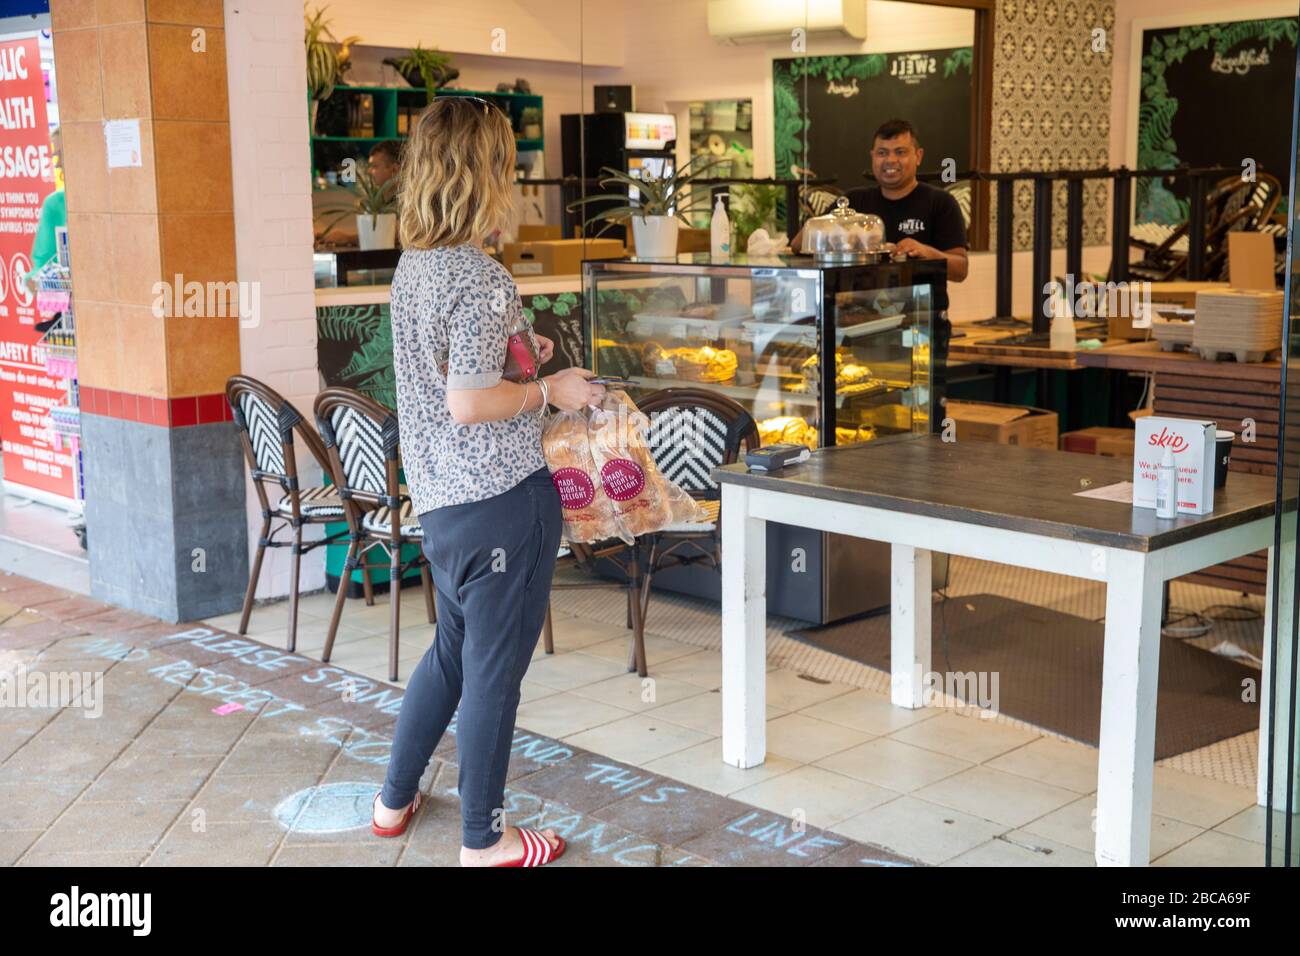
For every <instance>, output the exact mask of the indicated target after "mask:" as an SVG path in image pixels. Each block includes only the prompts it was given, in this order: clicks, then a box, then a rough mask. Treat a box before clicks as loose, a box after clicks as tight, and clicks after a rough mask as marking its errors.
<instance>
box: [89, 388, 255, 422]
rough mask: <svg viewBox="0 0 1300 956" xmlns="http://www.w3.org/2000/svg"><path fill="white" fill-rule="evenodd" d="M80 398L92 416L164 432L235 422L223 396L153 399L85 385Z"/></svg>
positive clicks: (148, 396) (221, 394)
mask: <svg viewBox="0 0 1300 956" xmlns="http://www.w3.org/2000/svg"><path fill="white" fill-rule="evenodd" d="M80 395H81V410H82V411H84V412H86V413H87V414H89V415H104V416H106V417H108V418H121V419H124V420H126V421H130V422H142V423H143V424H146V425H158V426H159V427H161V428H184V427H185V426H187V425H211V424H214V423H216V422H229V421H234V419H233V418H232V417H231V414H230V404H229V403H228V402H227V401H226V396H225V394H224V393H221V392H218V393H216V394H213V395H189V396H186V397H184V398H154V397H152V396H150V395H134V394H132V393H131V392H115V391H113V390H112V389H107V388H89V387H87V386H85V385H83V386H81V389H80Z"/></svg>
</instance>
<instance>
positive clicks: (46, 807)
mask: <svg viewBox="0 0 1300 956" xmlns="http://www.w3.org/2000/svg"><path fill="white" fill-rule="evenodd" d="M85 788H86V783H85V782H83V781H76V780H51V781H35V780H20V781H18V782H16V783H3V784H0V832H3V831H4V830H28V829H34V828H41V829H43V828H45V827H48V826H49V825H50V824H51V823H53V822H54V820H55V819H56V818H57V817H58V815H59V814H61V813H62V812H63V811H64V810H66V809H67V808H68V807H70V806H72V804H73V802H74V801H75V800H76V799H77V797H78V795H79V794H80V793H81V792H82V791H83V790H85Z"/></svg>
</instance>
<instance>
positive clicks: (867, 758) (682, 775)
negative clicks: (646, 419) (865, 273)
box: [209, 562, 1281, 866]
mask: <svg viewBox="0 0 1300 956" xmlns="http://www.w3.org/2000/svg"><path fill="white" fill-rule="evenodd" d="M1003 570H1005V569H999V567H998V566H995V565H982V564H980V563H978V562H954V572H953V575H954V576H953V581H952V587H951V591H952V593H954V594H961V593H973V591H974V590H984V591H993V592H994V593H997V592H998V590H999V588H1000V587H1001V589H1002V590H1003V591H1008V590H1009V591H1011V592H1013V593H1012V594H1011V595H1010V596H1019V597H1023V594H1017V593H1014V592H1015V591H1016V590H1017V589H1020V588H1023V587H1025V586H1026V585H1025V583H1024V582H1025V581H1026V579H1027V580H1028V581H1029V586H1036V587H1037V588H1038V591H1037V595H1038V597H1039V598H1041V599H1042V600H1041V601H1040V602H1039V603H1043V604H1044V605H1047V606H1053V605H1054V604H1055V606H1057V607H1058V609H1062V610H1067V611H1070V612H1071V613H1082V614H1088V613H1091V605H1092V604H1095V602H1096V595H1095V594H1093V593H1091V592H1089V591H1087V590H1085V589H1081V588H1079V587H1078V586H1077V585H1078V582H1069V583H1070V584H1071V585H1072V586H1071V587H1068V588H1067V587H1064V586H1062V587H1061V588H1060V589H1059V590H1058V591H1053V587H1055V584H1054V583H1053V582H1047V583H1046V584H1044V583H1043V582H1042V581H1039V582H1037V584H1035V581H1034V578H1033V572H1015V574H1016V577H1015V578H1014V580H1013V579H1007V580H1003V579H1002V575H1003ZM1041 577H1042V578H1047V577H1049V576H1046V575H1043V576H1041ZM1059 580H1060V581H1068V579H1059ZM1007 581H1011V582H1012V583H1010V584H1008V583H1007ZM1173 598H1174V600H1173V603H1174V604H1175V605H1183V606H1194V607H1206V606H1208V605H1210V604H1215V603H1224V602H1225V601H1226V602H1228V603H1238V601H1239V600H1240V599H1239V596H1237V595H1229V594H1225V593H1224V592H1218V591H1214V590H1212V589H1207V588H1194V587H1188V586H1184V585H1180V584H1176V585H1175V592H1174V596H1173ZM1250 600H1254V601H1258V599H1247V603H1249V601H1250ZM331 601H332V596H331V595H325V594H318V595H312V596H309V597H306V598H304V600H303V602H302V613H303V615H304V618H303V620H304V624H303V627H302V630H301V631H300V638H299V650H300V651H301V652H303V653H306V654H308V655H310V654H312V653H314V652H318V651H319V647H320V644H321V643H322V642H323V636H322V631H321V628H320V626H319V623H320V622H321V621H322V620H323V619H324V618H326V617H327V615H328V613H329V609H330V606H331ZM386 602H387V598H386V597H380V598H379V599H378V600H377V606H376V607H374V608H365V607H364V605H363V604H362V603H361V602H360V601H353V602H349V604H348V606H347V608H346V609H345V611H344V617H343V620H344V622H345V623H346V625H347V628H348V630H347V632H346V637H345V636H344V635H341V636H340V641H344V640H346V643H342V644H341V645H340V646H339V647H338V648H337V649H336V651H335V655H334V662H335V663H337V664H338V665H339V666H343V667H348V668H350V669H354V670H357V671H359V672H361V673H364V674H368V675H370V676H372V677H374V678H377V679H383V678H384V677H385V671H386V667H387V664H386V661H387V649H386V641H387V605H386ZM402 602H403V615H404V620H405V621H407V622H408V623H409V624H410V625H411V626H410V627H409V628H406V627H404V629H403V632H402V644H401V648H402V652H401V657H400V659H401V672H402V674H403V675H406V674H409V672H410V670H411V667H412V666H413V665H414V663H415V662H416V661H417V660H418V659H419V657H420V655H421V654H422V653H423V651H424V648H425V647H426V646H427V643H428V641H429V640H430V639H431V637H432V632H431V630H430V629H429V626H428V625H427V623H425V620H424V611H423V605H422V603H421V598H420V597H419V595H418V593H412V592H407V593H405V594H404V595H403V598H402ZM1062 605H1064V606H1062ZM553 606H554V609H555V610H554V627H555V644H556V653H555V655H554V656H547V655H545V654H544V653H543V651H542V648H541V646H540V645H539V647H538V649H537V652H536V653H535V655H534V659H533V663H532V666H531V668H530V670H529V672H528V676H527V678H526V680H525V682H524V696H523V704H522V705H521V707H520V711H519V718H518V726H519V727H520V728H521V729H524V730H528V731H532V732H534V733H537V734H542V735H546V736H548V737H554V738H557V739H559V740H560V741H562V742H563V743H565V744H567V745H571V746H574V747H577V748H581V749H583V750H586V751H591V752H593V753H596V754H601V755H604V756H607V757H610V758H613V759H614V760H617V761H619V762H622V763H624V764H628V765H631V766H634V767H638V768H642V769H644V770H646V771H650V772H653V773H656V774H662V775H663V776H665V777H669V778H672V779H674V780H677V781H683V782H685V783H687V784H690V785H691V786H693V787H698V788H700V789H701V790H704V791H710V792H712V793H715V794H718V795H723V796H727V797H729V798H732V799H734V800H737V801H741V802H743V803H745V804H749V805H751V806H754V807H758V808H761V809H763V810H767V811H770V812H771V813H773V814H778V815H780V816H782V817H789V818H791V819H794V820H802V821H805V822H806V823H807V824H808V825H809V826H811V827H818V828H825V829H826V830H827V831H828V832H829V833H834V834H839V835H841V836H844V837H847V838H849V839H852V840H856V841H861V842H864V843H869V844H876V845H879V846H882V847H885V848H888V849H889V850H892V851H894V852H896V853H898V854H900V855H903V856H906V857H910V858H913V859H916V860H919V861H922V862H924V863H928V864H937V865H955V866H965V865H1037V866H1060V865H1071V866H1072V865H1081V866H1086V865H1091V864H1092V849H1093V833H1092V826H1093V822H1092V818H1093V814H1094V807H1095V801H1094V798H1093V794H1094V792H1095V788H1096V776H1097V754H1096V751H1095V750H1094V749H1093V748H1091V747H1088V746H1085V745H1082V744H1078V743H1075V742H1072V741H1068V740H1065V739H1062V738H1059V737H1056V736H1053V735H1051V734H1049V733H1045V732H1043V731H1041V730H1039V729H1038V728H1034V727H1030V726H1028V725H1025V724H1022V723H1019V722H1017V721H1014V720H1011V719H1009V718H1006V717H1005V716H998V717H996V718H994V719H991V720H990V719H981V718H980V717H978V716H975V715H973V714H970V713H967V712H962V711H957V710H951V709H926V710H920V711H905V710H901V709H899V708H896V707H893V706H892V705H891V704H890V703H889V700H888V678H887V676H886V675H882V674H880V673H879V672H875V671H871V670H870V669H869V668H865V667H863V666H862V665H858V664H855V663H853V662H847V661H844V660H843V659H841V658H837V657H834V655H830V654H826V653H825V652H822V651H819V650H817V649H815V648H810V647H808V646H807V645H805V644H801V643H798V642H795V641H791V640H790V639H788V638H785V637H784V636H783V635H784V631H786V630H788V629H790V628H791V627H792V626H794V623H795V622H786V621H780V620H775V619H773V620H769V663H770V664H771V665H772V666H771V668H770V670H769V673H768V731H767V736H768V748H769V753H768V757H767V760H766V762H765V763H764V764H763V765H762V766H761V767H757V768H754V769H751V770H743V771H742V770H737V769H735V768H733V767H729V766H726V765H724V764H723V763H722V761H721V745H720V739H719V734H720V732H721V711H720V695H719V693H718V689H719V687H720V686H721V657H720V653H719V650H718V643H719V641H718V630H719V629H718V615H717V609H716V607H715V606H710V605H708V604H707V603H705V602H698V601H694V600H690V599H685V598H675V597H672V596H666V597H659V596H656V598H655V603H654V605H653V608H652V611H651V617H650V620H649V630H650V632H651V633H649V634H648V635H647V654H648V660H649V662H650V672H651V675H652V676H651V678H650V679H648V680H647V681H641V680H640V679H638V678H637V677H636V676H635V675H634V674H629V673H627V671H626V660H627V653H628V640H629V632H628V631H627V630H626V629H625V628H624V627H623V626H622V623H623V621H622V617H623V610H622V605H621V599H620V597H619V595H618V593H617V592H610V591H602V590H586V591H583V590H578V591H568V590H566V591H557V592H556V593H555V598H554V601H553ZM1102 607H1103V608H1104V604H1103V605H1102ZM285 615H286V609H285V606H284V605H283V604H277V605H271V606H269V607H265V608H262V609H259V610H258V611H257V612H256V613H255V615H254V618H253V624H252V633H253V634H256V635H258V636H259V637H260V639H262V640H265V641H266V642H267V643H272V644H275V643H277V642H279V641H280V640H282V639H283V627H284V621H285ZM1094 616H1100V613H1098V614H1096V615H1094ZM209 623H211V624H213V625H215V626H218V627H223V628H227V629H231V630H233V629H234V626H235V623H237V622H236V621H233V620H232V619H231V618H219V619H214V620H212V621H210V622H209ZM1252 626H1253V628H1254V631H1258V630H1259V629H1260V627H1261V625H1260V624H1259V622H1258V621H1256V622H1254V624H1253V625H1251V624H1249V623H1247V624H1245V625H1233V626H1231V627H1235V628H1236V630H1235V631H1234V630H1231V627H1230V626H1225V627H1221V628H1218V629H1217V633H1216V634H1215V635H1213V640H1210V643H1216V642H1217V640H1219V639H1222V638H1223V636H1224V634H1225V632H1229V636H1230V637H1231V639H1233V640H1234V641H1236V642H1237V643H1240V644H1242V645H1243V646H1247V647H1248V648H1249V649H1251V650H1253V651H1255V652H1256V653H1258V644H1257V641H1258V639H1259V635H1257V634H1255V633H1254V631H1252V629H1251V628H1252ZM1207 640H1209V639H1207ZM1252 641H1254V642H1256V643H1255V644H1254V646H1251V645H1252ZM832 675H833V676H832ZM1256 739H1257V735H1256V734H1247V735H1243V737H1242V738H1237V739H1236V740H1234V741H1225V742H1223V743H1222V744H1216V745H1214V747H1212V748H1205V750H1206V753H1203V754H1193V755H1180V756H1179V757H1176V758H1172V759H1171V760H1168V761H1164V762H1162V764H1161V765H1159V766H1158V767H1157V769H1156V775H1155V801H1154V804H1155V816H1154V820H1153V835H1152V857H1153V862H1154V863H1155V865H1157V866H1160V865H1171V866H1261V865H1263V863H1264V845H1263V844H1264V810H1263V808H1261V807H1258V806H1256V804H1255V801H1254V793H1253V786H1248V785H1243V783H1244V781H1249V780H1251V779H1253V775H1254V762H1255V757H1254V747H1255V740H1256ZM1278 823H1279V825H1277V826H1275V833H1276V832H1279V831H1280V829H1281V827H1280V817H1279V821H1278Z"/></svg>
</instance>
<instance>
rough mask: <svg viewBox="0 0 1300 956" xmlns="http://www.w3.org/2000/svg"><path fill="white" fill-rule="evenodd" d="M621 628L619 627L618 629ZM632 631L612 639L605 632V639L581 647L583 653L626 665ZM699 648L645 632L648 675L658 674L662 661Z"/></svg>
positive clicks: (684, 655)
mask: <svg viewBox="0 0 1300 956" xmlns="http://www.w3.org/2000/svg"><path fill="white" fill-rule="evenodd" d="M620 630H621V629H620ZM631 635H632V632H631V631H627V632H626V633H625V634H620V635H619V636H618V637H616V638H614V639H612V640H611V639H609V634H608V633H606V635H605V637H606V639H605V640H602V641H600V642H599V643H596V644H588V645H587V646H586V647H584V648H583V649H582V652H583V653H584V654H592V655H594V656H596V657H605V658H608V659H609V660H612V661H617V662H618V663H620V664H622V665H623V666H624V667H626V666H627V662H628V655H629V654H630V653H631V650H632V636H631ZM698 650H699V648H698V647H696V646H695V645H694V644H683V643H682V642H681V641H675V640H673V639H672V638H671V637H662V636H660V635H658V634H651V633H649V632H647V633H646V634H645V659H646V663H647V665H648V666H647V670H649V671H650V676H652V677H655V676H658V671H659V665H660V664H661V663H662V662H664V661H671V660H673V659H674V658H677V657H686V656H687V655H689V654H694V653H695V652H696V651H698Z"/></svg>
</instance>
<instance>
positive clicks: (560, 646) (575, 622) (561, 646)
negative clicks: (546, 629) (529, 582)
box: [551, 610, 657, 670]
mask: <svg viewBox="0 0 1300 956" xmlns="http://www.w3.org/2000/svg"><path fill="white" fill-rule="evenodd" d="M551 615H552V619H551V632H552V637H553V639H554V642H555V650H556V652H557V653H561V654H562V653H564V652H565V651H576V650H580V649H582V648H584V647H591V646H592V645H595V644H604V643H606V642H607V641H609V640H610V639H611V638H612V637H615V636H618V637H621V638H623V639H624V640H626V639H627V635H630V634H631V633H632V632H631V631H629V630H627V629H626V628H612V627H610V626H609V625H608V624H599V623H596V622H594V621H589V620H586V619H585V618H577V617H569V616H568V615H561V614H559V613H557V612H555V611H554V610H552V612H551ZM646 647H647V654H648V653H649V650H648V648H649V642H648V641H647V645H646ZM626 655H627V646H626V645H624V647H623V657H624V658H625V657H626ZM656 670H657V668H656Z"/></svg>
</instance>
